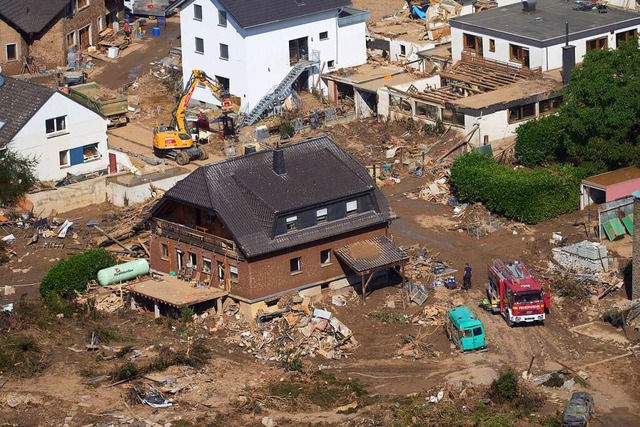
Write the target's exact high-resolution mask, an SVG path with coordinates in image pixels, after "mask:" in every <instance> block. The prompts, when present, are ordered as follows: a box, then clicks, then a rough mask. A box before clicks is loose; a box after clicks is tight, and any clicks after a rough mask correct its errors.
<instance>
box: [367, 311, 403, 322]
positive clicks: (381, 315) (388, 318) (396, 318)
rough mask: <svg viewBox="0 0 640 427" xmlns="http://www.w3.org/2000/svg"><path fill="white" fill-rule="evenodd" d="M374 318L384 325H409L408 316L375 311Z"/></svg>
mask: <svg viewBox="0 0 640 427" xmlns="http://www.w3.org/2000/svg"><path fill="white" fill-rule="evenodd" d="M372 317H373V318H374V319H376V320H378V321H380V322H382V323H404V324H407V323H409V317H408V316H407V315H406V314H396V313H388V312H386V311H375V312H374V313H373V314H372Z"/></svg>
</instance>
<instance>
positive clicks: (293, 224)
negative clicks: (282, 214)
mask: <svg viewBox="0 0 640 427" xmlns="http://www.w3.org/2000/svg"><path fill="white" fill-rule="evenodd" d="M286 222H287V231H291V230H295V229H296V228H298V217H297V216H296V215H294V216H290V217H288V218H287V220H286Z"/></svg>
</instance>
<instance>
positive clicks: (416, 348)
mask: <svg viewBox="0 0 640 427" xmlns="http://www.w3.org/2000/svg"><path fill="white" fill-rule="evenodd" d="M437 329H439V328H436V330H437ZM436 330H433V331H431V332H419V333H418V334H417V335H416V336H414V335H403V336H402V344H401V345H402V347H400V348H399V349H398V350H397V351H396V357H397V358H400V357H412V358H414V359H416V360H417V359H422V358H423V357H425V356H429V357H440V352H439V351H437V350H436V349H435V346H434V345H433V344H431V343H429V342H428V341H427V340H428V338H429V337H430V336H431V335H433V333H434V332H435V331H436Z"/></svg>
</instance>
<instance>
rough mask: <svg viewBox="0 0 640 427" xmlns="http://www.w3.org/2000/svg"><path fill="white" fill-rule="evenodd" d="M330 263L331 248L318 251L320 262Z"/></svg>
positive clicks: (323, 263)
mask: <svg viewBox="0 0 640 427" xmlns="http://www.w3.org/2000/svg"><path fill="white" fill-rule="evenodd" d="M330 263H331V249H325V250H322V251H320V264H322V265H325V264H330Z"/></svg>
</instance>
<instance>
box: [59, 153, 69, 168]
mask: <svg viewBox="0 0 640 427" xmlns="http://www.w3.org/2000/svg"><path fill="white" fill-rule="evenodd" d="M59 154H60V166H69V165H70V163H69V150H64V151H61V152H60V153H59Z"/></svg>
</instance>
